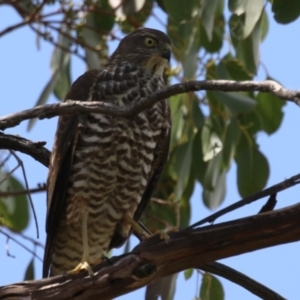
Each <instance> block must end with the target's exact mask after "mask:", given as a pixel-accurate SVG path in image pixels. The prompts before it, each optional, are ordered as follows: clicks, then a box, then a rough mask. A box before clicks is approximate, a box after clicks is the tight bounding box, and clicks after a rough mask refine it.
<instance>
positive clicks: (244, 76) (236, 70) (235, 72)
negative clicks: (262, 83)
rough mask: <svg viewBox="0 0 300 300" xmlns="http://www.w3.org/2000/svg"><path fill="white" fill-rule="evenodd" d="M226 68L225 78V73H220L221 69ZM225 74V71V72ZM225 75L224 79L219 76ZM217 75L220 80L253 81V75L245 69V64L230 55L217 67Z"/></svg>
mask: <svg viewBox="0 0 300 300" xmlns="http://www.w3.org/2000/svg"><path fill="white" fill-rule="evenodd" d="M221 66H224V67H225V69H226V71H227V72H226V73H225V74H226V77H225V76H224V75H225V74H224V73H220V72H221V70H220V67H221ZM223 72H224V71H223ZM220 74H223V76H224V77H220V76H219V75H220ZM217 75H218V78H219V79H221V78H226V79H232V80H251V79H252V74H251V73H250V72H249V71H248V70H247V69H246V68H245V66H244V65H243V63H242V62H241V61H240V60H239V59H237V58H235V57H232V56H231V55H230V54H227V55H225V56H224V57H223V58H222V60H221V61H220V63H219V64H218V66H217Z"/></svg>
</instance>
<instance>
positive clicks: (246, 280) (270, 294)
mask: <svg viewBox="0 0 300 300" xmlns="http://www.w3.org/2000/svg"><path fill="white" fill-rule="evenodd" d="M199 269H201V270H204V271H206V272H210V273H213V274H216V275H219V276H221V277H223V278H226V279H227V280H230V281H231V282H234V283H236V284H238V285H239V286H242V287H244V288H245V289H246V290H248V291H249V292H251V293H253V294H254V295H256V296H258V297H260V298H261V299H274V300H285V298H283V297H282V296H280V295H279V294H277V293H275V292H274V291H272V290H270V289H269V288H268V287H266V286H264V285H263V284H261V283H259V282H257V281H255V280H253V279H252V278H250V277H248V276H246V275H245V274H243V273H241V272H238V271H236V270H234V269H232V268H230V267H228V266H226V265H223V264H220V263H218V262H212V263H208V264H205V265H203V266H200V267H199Z"/></svg>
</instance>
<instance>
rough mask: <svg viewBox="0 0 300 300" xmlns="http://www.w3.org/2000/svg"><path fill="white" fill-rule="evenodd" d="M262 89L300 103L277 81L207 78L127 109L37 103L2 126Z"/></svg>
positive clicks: (126, 113)
mask: <svg viewBox="0 0 300 300" xmlns="http://www.w3.org/2000/svg"><path fill="white" fill-rule="evenodd" d="M200 90H210V91H224V92H229V91H260V92H269V93H272V94H274V95H276V96H278V97H280V98H282V99H286V100H288V101H292V102H294V103H296V104H298V105H300V91H291V90H287V89H285V88H284V87H282V86H281V85H280V84H278V83H277V82H275V81H271V80H266V81H261V82H258V81H232V80H208V81H188V82H184V83H178V84H174V85H172V86H169V87H167V88H165V89H164V90H162V91H159V92H157V93H155V94H152V95H151V96H149V97H147V98H144V99H142V100H141V101H139V103H137V104H135V105H134V106H133V107H129V108H124V107H119V106H117V105H113V104H109V103H105V102H100V101H94V102H82V101H66V102H64V103H56V104H51V105H43V106H37V107H35V108H32V109H28V110H24V111H22V112H18V113H15V114H12V115H8V116H4V117H2V118H0V129H2V130H3V129H5V128H9V127H14V126H16V125H18V124H19V123H21V122H22V121H24V120H28V119H32V118H39V119H44V118H52V117H54V116H57V115H67V114H74V113H91V112H93V113H103V114H107V115H111V116H115V117H123V118H132V117H134V116H135V115H137V114H139V113H140V112H142V111H143V110H145V109H146V108H148V107H150V106H151V105H153V104H154V103H156V102H158V101H160V100H162V99H165V98H169V97H171V96H174V95H177V94H182V93H187V92H191V91H200Z"/></svg>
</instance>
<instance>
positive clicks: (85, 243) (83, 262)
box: [67, 212, 94, 275]
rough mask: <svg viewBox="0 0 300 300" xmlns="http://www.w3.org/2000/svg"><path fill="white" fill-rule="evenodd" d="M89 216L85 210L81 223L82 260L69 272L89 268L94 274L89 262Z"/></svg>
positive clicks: (72, 272)
mask: <svg viewBox="0 0 300 300" xmlns="http://www.w3.org/2000/svg"><path fill="white" fill-rule="evenodd" d="M87 218H88V212H84V214H83V218H82V223H81V234H82V244H83V255H82V259H81V262H80V263H79V264H78V265H77V266H76V267H75V268H74V269H73V270H70V271H68V272H67V274H77V273H79V272H80V271H81V270H87V271H88V273H89V275H93V274H94V272H93V269H92V268H91V266H90V264H89V256H90V255H89V244H88V233H87Z"/></svg>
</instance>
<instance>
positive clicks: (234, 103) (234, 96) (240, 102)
mask: <svg viewBox="0 0 300 300" xmlns="http://www.w3.org/2000/svg"><path fill="white" fill-rule="evenodd" d="M214 94H215V96H216V98H217V99H218V100H219V101H220V102H222V103H223V104H224V105H226V106H227V107H228V108H229V109H230V110H231V111H233V112H239V113H245V112H250V111H251V110H253V109H254V107H255V106H256V104H257V103H256V101H255V100H253V99H251V98H250V97H247V96H244V95H242V94H240V93H237V92H226V93H225V92H219V91H218V92H214Z"/></svg>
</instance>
